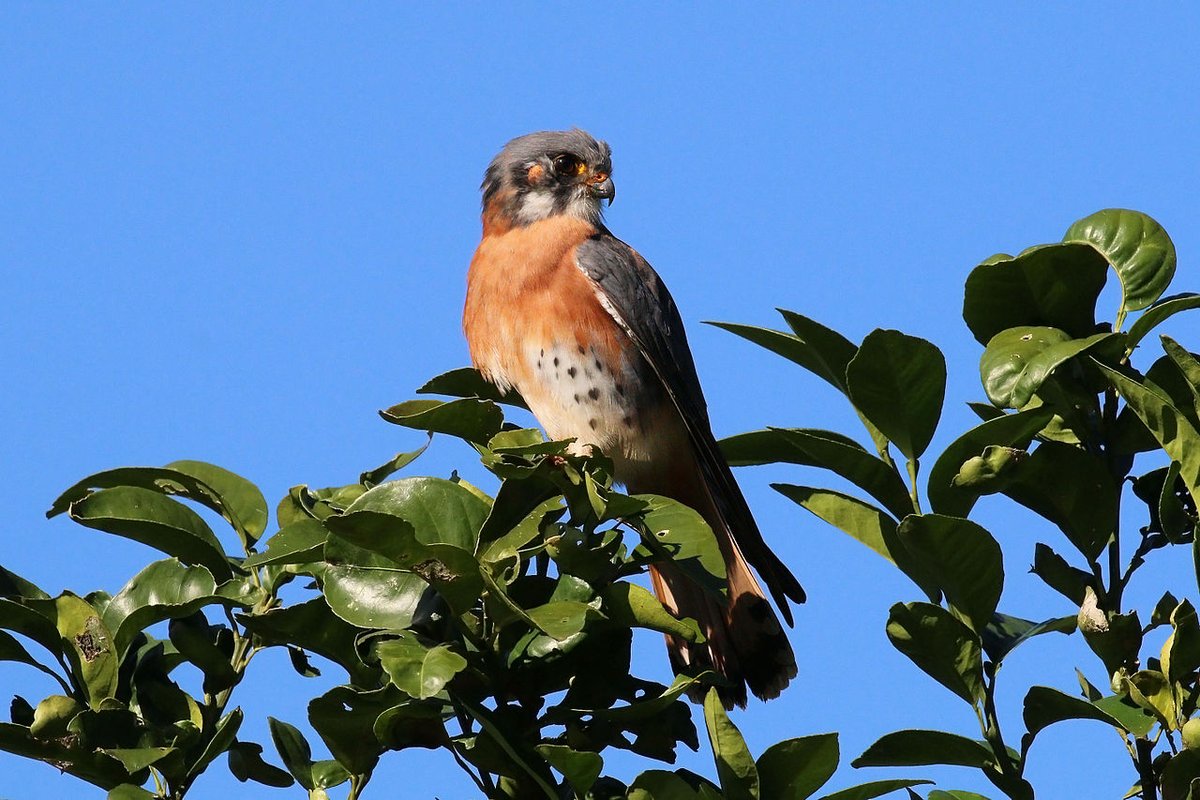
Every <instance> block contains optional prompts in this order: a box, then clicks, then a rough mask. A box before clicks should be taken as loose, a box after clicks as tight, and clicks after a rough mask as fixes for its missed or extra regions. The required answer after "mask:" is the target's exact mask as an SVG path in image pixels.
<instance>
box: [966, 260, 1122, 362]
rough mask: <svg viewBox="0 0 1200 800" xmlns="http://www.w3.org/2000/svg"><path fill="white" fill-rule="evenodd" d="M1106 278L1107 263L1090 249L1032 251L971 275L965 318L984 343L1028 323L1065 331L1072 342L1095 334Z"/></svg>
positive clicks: (1001, 261) (977, 338)
mask: <svg viewBox="0 0 1200 800" xmlns="http://www.w3.org/2000/svg"><path fill="white" fill-rule="evenodd" d="M1107 277H1108V262H1107V261H1106V260H1105V258H1104V256H1102V255H1101V254H1100V253H1098V252H1097V251H1096V249H1095V248H1093V247H1092V246H1091V245H1088V244H1076V243H1072V244H1049V245H1042V246H1040V247H1031V248H1029V249H1028V250H1026V251H1025V252H1023V253H1021V254H1020V255H1019V256H1017V257H1015V258H1013V257H1004V258H1000V259H997V260H995V261H992V262H991V263H987V262H985V263H983V264H980V265H979V266H977V267H976V268H975V269H973V270H972V271H971V274H970V275H969V276H967V283H966V294H965V297H964V300H963V319H964V320H965V321H966V323H967V327H968V328H970V329H971V333H972V334H974V336H975V339H976V341H978V342H979V343H980V344H987V343H988V341H989V340H990V339H991V338H992V337H993V336H995V335H996V334H998V333H1000V332H1001V331H1003V330H1007V329H1009V328H1015V327H1018V326H1026V325H1028V326H1040V327H1051V328H1060V329H1062V330H1064V331H1066V332H1067V334H1068V335H1069V337H1072V338H1082V337H1084V336H1090V335H1091V334H1093V333H1095V332H1096V316H1095V314H1096V299H1097V298H1098V297H1099V296H1100V290H1101V289H1103V288H1104V282H1105V280H1106V279H1107Z"/></svg>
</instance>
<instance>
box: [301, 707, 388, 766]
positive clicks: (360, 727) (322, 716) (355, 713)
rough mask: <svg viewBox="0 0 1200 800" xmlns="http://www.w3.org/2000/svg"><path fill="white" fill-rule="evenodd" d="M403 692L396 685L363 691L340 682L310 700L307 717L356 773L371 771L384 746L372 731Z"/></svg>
mask: <svg viewBox="0 0 1200 800" xmlns="http://www.w3.org/2000/svg"><path fill="white" fill-rule="evenodd" d="M403 699H404V695H403V694H401V693H400V691H399V690H398V689H396V688H395V687H393V686H388V687H385V688H383V689H379V690H376V691H361V690H358V689H355V688H353V687H350V686H337V687H334V688H333V689H330V690H329V691H328V692H326V693H325V694H323V695H321V696H320V697H317V698H314V699H313V700H312V701H311V702H310V703H309V704H308V720H309V722H310V723H311V724H312V726H313V729H314V730H316V732H317V733H318V734H319V735H320V737H321V739H322V740H323V741H324V742H325V746H326V747H328V748H329V752H330V753H332V754H333V757H334V758H336V759H337V760H338V763H340V764H341V765H342V766H343V767H345V768H346V769H347V770H349V771H350V772H351V773H353V774H357V775H361V774H363V773H366V772H370V771H371V770H373V769H374V768H375V764H376V763H377V762H378V761H379V755H380V753H382V752H383V747H382V745H381V744H380V743H379V740H378V739H376V737H375V736H374V734H373V733H372V734H370V735H364V734H366V733H367V732H369V731H373V729H374V725H375V721H376V719H378V718H379V715H380V714H382V713H383V712H385V711H387V710H388V709H389V708H391V707H393V706H395V705H398V704H399V703H400V702H402V701H403Z"/></svg>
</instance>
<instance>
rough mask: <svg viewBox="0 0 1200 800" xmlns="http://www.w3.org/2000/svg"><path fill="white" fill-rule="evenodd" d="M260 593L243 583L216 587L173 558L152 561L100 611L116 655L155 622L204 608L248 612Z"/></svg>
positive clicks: (196, 569) (200, 570)
mask: <svg viewBox="0 0 1200 800" xmlns="http://www.w3.org/2000/svg"><path fill="white" fill-rule="evenodd" d="M261 593H262V590H261V589H258V588H256V587H254V586H253V585H252V584H250V583H249V582H248V581H245V580H232V581H227V582H225V583H221V584H218V583H217V582H216V581H215V580H214V579H213V576H212V573H210V572H209V571H208V570H207V569H205V568H204V567H188V566H184V565H183V564H181V563H179V561H178V560H176V559H173V558H168V559H164V560H162V561H155V562H154V563H152V564H150V565H149V566H148V567H146V568H145V569H143V570H142V571H141V572H139V573H138V574H137V575H135V576H134V577H133V578H132V579H130V581H129V583H127V584H125V586H124V588H122V589H121V591H120V592H118V593H117V594H116V595H115V596H114V597H113V599H112V601H111V602H109V604H108V608H106V609H105V611H104V622H105V624H106V625H107V626H108V628H109V630H111V631H112V632H113V642H114V645H115V647H116V651H117V653H118V654H119V655H124V653H125V651H126V650H127V649H128V647H129V644H130V643H131V642H132V641H133V639H134V637H135V636H137V634H138V633H139V632H140V631H142V630H144V629H145V628H147V627H149V626H150V625H153V624H154V623H155V622H161V621H162V620H165V619H176V618H179V617H186V616H189V615H191V614H194V613H196V612H197V611H199V610H200V609H201V608H203V607H204V606H206V605H211V604H214V603H215V604H220V605H223V606H225V607H227V608H243V609H244V608H249V607H250V606H252V605H254V604H255V603H256V602H258V600H259V598H260V597H261Z"/></svg>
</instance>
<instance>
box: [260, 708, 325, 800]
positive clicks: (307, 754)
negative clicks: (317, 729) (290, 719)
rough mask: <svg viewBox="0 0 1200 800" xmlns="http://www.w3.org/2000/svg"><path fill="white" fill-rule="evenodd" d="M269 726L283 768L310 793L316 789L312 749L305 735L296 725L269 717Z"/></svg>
mask: <svg viewBox="0 0 1200 800" xmlns="http://www.w3.org/2000/svg"><path fill="white" fill-rule="evenodd" d="M267 725H268V726H269V727H270V729H271V741H273V742H274V743H275V749H276V750H278V751H279V757H280V758H281V759H283V766H284V767H285V768H286V769H287V771H288V772H290V773H291V774H292V777H293V778H295V779H296V783H298V784H300V785H301V786H303V787H304V788H305V789H308V790H309V791H311V790H312V789H314V788H315V787H316V784H315V783H314V781H313V774H312V767H313V760H312V748H311V747H309V745H308V741H307V740H306V739H305V738H304V734H303V733H301V732H300V729H299V728H297V727H296V726H295V725H289V724H288V723H286V722H282V721H280V720H277V719H275V718H274V717H267Z"/></svg>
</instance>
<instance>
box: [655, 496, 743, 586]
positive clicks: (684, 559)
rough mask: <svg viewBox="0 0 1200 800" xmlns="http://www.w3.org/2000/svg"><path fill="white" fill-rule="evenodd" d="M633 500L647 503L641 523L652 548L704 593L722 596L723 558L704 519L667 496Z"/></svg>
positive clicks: (723, 584) (724, 581) (723, 579)
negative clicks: (699, 586)
mask: <svg viewBox="0 0 1200 800" xmlns="http://www.w3.org/2000/svg"><path fill="white" fill-rule="evenodd" d="M632 497H633V498H634V499H635V500H640V501H642V502H643V503H645V504H646V510H645V512H644V513H643V516H642V524H643V526H644V527H645V530H646V533H647V535H648V536H649V537H652V539H651V542H650V544H652V545H653V548H654V549H655V550H657V551H659V552H665V553H666V554H667V555H669V556H670V557H671V559H672V560H673V561H674V562H675V564H676V566H678V567H679V568H680V569H682V570H683V571H684V572H686V573H687V574H688V576H689V577H690V578H692V580H694V581H696V582H697V583H699V584H700V585H701V586H702V587H703V588H704V589H706V590H707V591H709V592H713V593H719V594H724V593H725V591H726V577H725V558H724V556H722V555H721V548H720V547H719V546H718V545H717V537H716V536H715V535H714V534H713V532H712V528H710V527H708V523H707V522H705V521H704V518H703V517H701V516H700V514H699V513H698V512H696V511H694V510H693V509H690V508H688V507H687V506H685V505H683V504H682V503H678V502H676V501H674V500H672V499H670V498H667V497H661V496H659V495H654V494H638V495H632ZM648 546H649V545H648Z"/></svg>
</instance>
